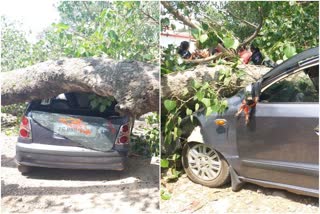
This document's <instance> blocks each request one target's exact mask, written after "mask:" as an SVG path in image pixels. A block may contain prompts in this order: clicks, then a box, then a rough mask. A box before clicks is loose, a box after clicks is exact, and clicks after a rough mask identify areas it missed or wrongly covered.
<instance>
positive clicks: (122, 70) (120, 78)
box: [1, 58, 159, 116]
mask: <svg viewBox="0 0 320 214" xmlns="http://www.w3.org/2000/svg"><path fill="white" fill-rule="evenodd" d="M1 80H2V84H1V104H2V105H9V104H13V103H20V102H26V101H31V100H35V99H44V98H50V97H53V96H56V95H58V94H60V93H64V92H76V91H77V92H94V93H96V94H98V95H100V96H114V97H115V99H116V100H117V102H118V104H117V106H116V110H117V111H118V112H120V113H122V114H130V115H135V116H140V115H142V114H144V113H147V112H151V111H158V108H159V67H158V66H155V65H150V64H147V63H142V62H137V61H122V62H117V61H115V60H111V59H106V58H69V59H63V60H58V61H46V62H42V63H38V64H35V65H33V66H30V67H26V68H22V69H18V70H14V71H10V72H3V73H1Z"/></svg>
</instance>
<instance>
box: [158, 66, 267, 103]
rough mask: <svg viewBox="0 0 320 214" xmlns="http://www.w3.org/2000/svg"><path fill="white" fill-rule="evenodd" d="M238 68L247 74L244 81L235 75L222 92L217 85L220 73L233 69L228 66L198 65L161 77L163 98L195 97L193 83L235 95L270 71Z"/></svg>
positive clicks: (257, 67) (254, 67) (252, 67)
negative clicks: (207, 85) (206, 85)
mask: <svg viewBox="0 0 320 214" xmlns="http://www.w3.org/2000/svg"><path fill="white" fill-rule="evenodd" d="M238 68H239V69H242V70H243V71H244V72H245V75H244V78H243V80H242V81H239V79H238V77H237V75H235V74H233V75H232V76H231V81H230V87H228V88H226V89H224V90H221V89H220V88H219V87H218V85H217V83H218V82H219V71H222V70H227V69H231V67H230V66H227V65H217V66H215V67H208V66H207V65H198V66H196V67H194V68H191V69H187V70H185V71H181V72H175V73H170V74H168V75H163V76H162V77H161V86H162V88H161V97H162V98H179V99H186V98H188V97H190V96H191V95H193V94H192V92H194V91H193V90H192V83H193V81H197V82H199V83H201V84H203V83H205V82H207V83H209V85H210V86H211V87H213V88H216V89H217V90H219V89H220V91H219V93H220V94H223V96H227V95H228V94H234V93H235V92H237V90H239V89H240V88H242V87H245V86H246V85H248V84H249V83H252V82H255V81H256V80H258V79H259V78H260V77H261V76H262V75H263V74H265V73H266V72H268V71H269V70H270V68H268V67H265V66H256V65H239V66H238ZM185 88H187V89H188V92H189V93H188V94H186V93H185V90H183V89H185Z"/></svg>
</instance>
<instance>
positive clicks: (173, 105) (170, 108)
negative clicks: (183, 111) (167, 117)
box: [163, 100, 177, 112]
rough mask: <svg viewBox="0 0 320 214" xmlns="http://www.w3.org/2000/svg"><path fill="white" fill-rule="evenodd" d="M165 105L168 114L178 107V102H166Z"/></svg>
mask: <svg viewBox="0 0 320 214" xmlns="http://www.w3.org/2000/svg"><path fill="white" fill-rule="evenodd" d="M163 104H164V106H165V108H166V109H167V111H168V112H171V111H173V110H174V109H175V108H176V106H177V102H176V101H174V100H165V101H164V103H163Z"/></svg>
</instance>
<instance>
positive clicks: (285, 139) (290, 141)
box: [236, 64, 319, 190]
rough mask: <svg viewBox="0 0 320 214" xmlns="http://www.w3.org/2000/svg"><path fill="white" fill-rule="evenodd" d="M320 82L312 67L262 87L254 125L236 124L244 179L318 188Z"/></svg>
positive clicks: (317, 69) (253, 120) (239, 122)
mask: <svg viewBox="0 0 320 214" xmlns="http://www.w3.org/2000/svg"><path fill="white" fill-rule="evenodd" d="M297 70H299V69H298V68H297ZM318 80H319V65H314V64H313V65H310V67H307V68H306V69H304V70H302V71H297V72H295V71H292V75H289V76H287V77H285V78H281V79H278V80H276V81H275V82H273V83H272V84H271V85H269V86H267V87H265V88H263V92H262V93H261V96H260V101H259V103H258V104H257V106H256V108H255V110H254V112H253V113H252V116H251V119H250V123H249V124H248V125H247V126H246V125H245V123H244V118H241V120H239V121H238V122H237V127H236V129H237V146H238V152H239V158H240V160H241V167H240V168H241V175H243V176H244V177H247V178H252V179H259V180H264V181H269V182H274V183H277V184H287V185H292V186H295V187H303V188H308V189H312V190H314V189H318V185H319V182H318V174H319V169H318V168H319V133H318V129H319V127H318V124H319V104H318V102H319V95H318V92H319V85H318Z"/></svg>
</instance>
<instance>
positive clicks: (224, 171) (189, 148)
mask: <svg viewBox="0 0 320 214" xmlns="http://www.w3.org/2000/svg"><path fill="white" fill-rule="evenodd" d="M182 165H183V168H184V170H185V172H186V173H187V175H188V177H189V178H190V180H192V181H193V182H195V183H199V184H202V185H204V186H208V187H219V186H222V185H223V184H225V183H227V182H228V181H230V174H229V166H228V163H227V161H226V160H225V159H224V158H223V157H222V155H221V154H220V153H218V152H217V151H216V150H214V149H212V148H210V147H208V146H207V145H205V144H201V143H187V144H186V145H185V146H184V147H183V150H182Z"/></svg>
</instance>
